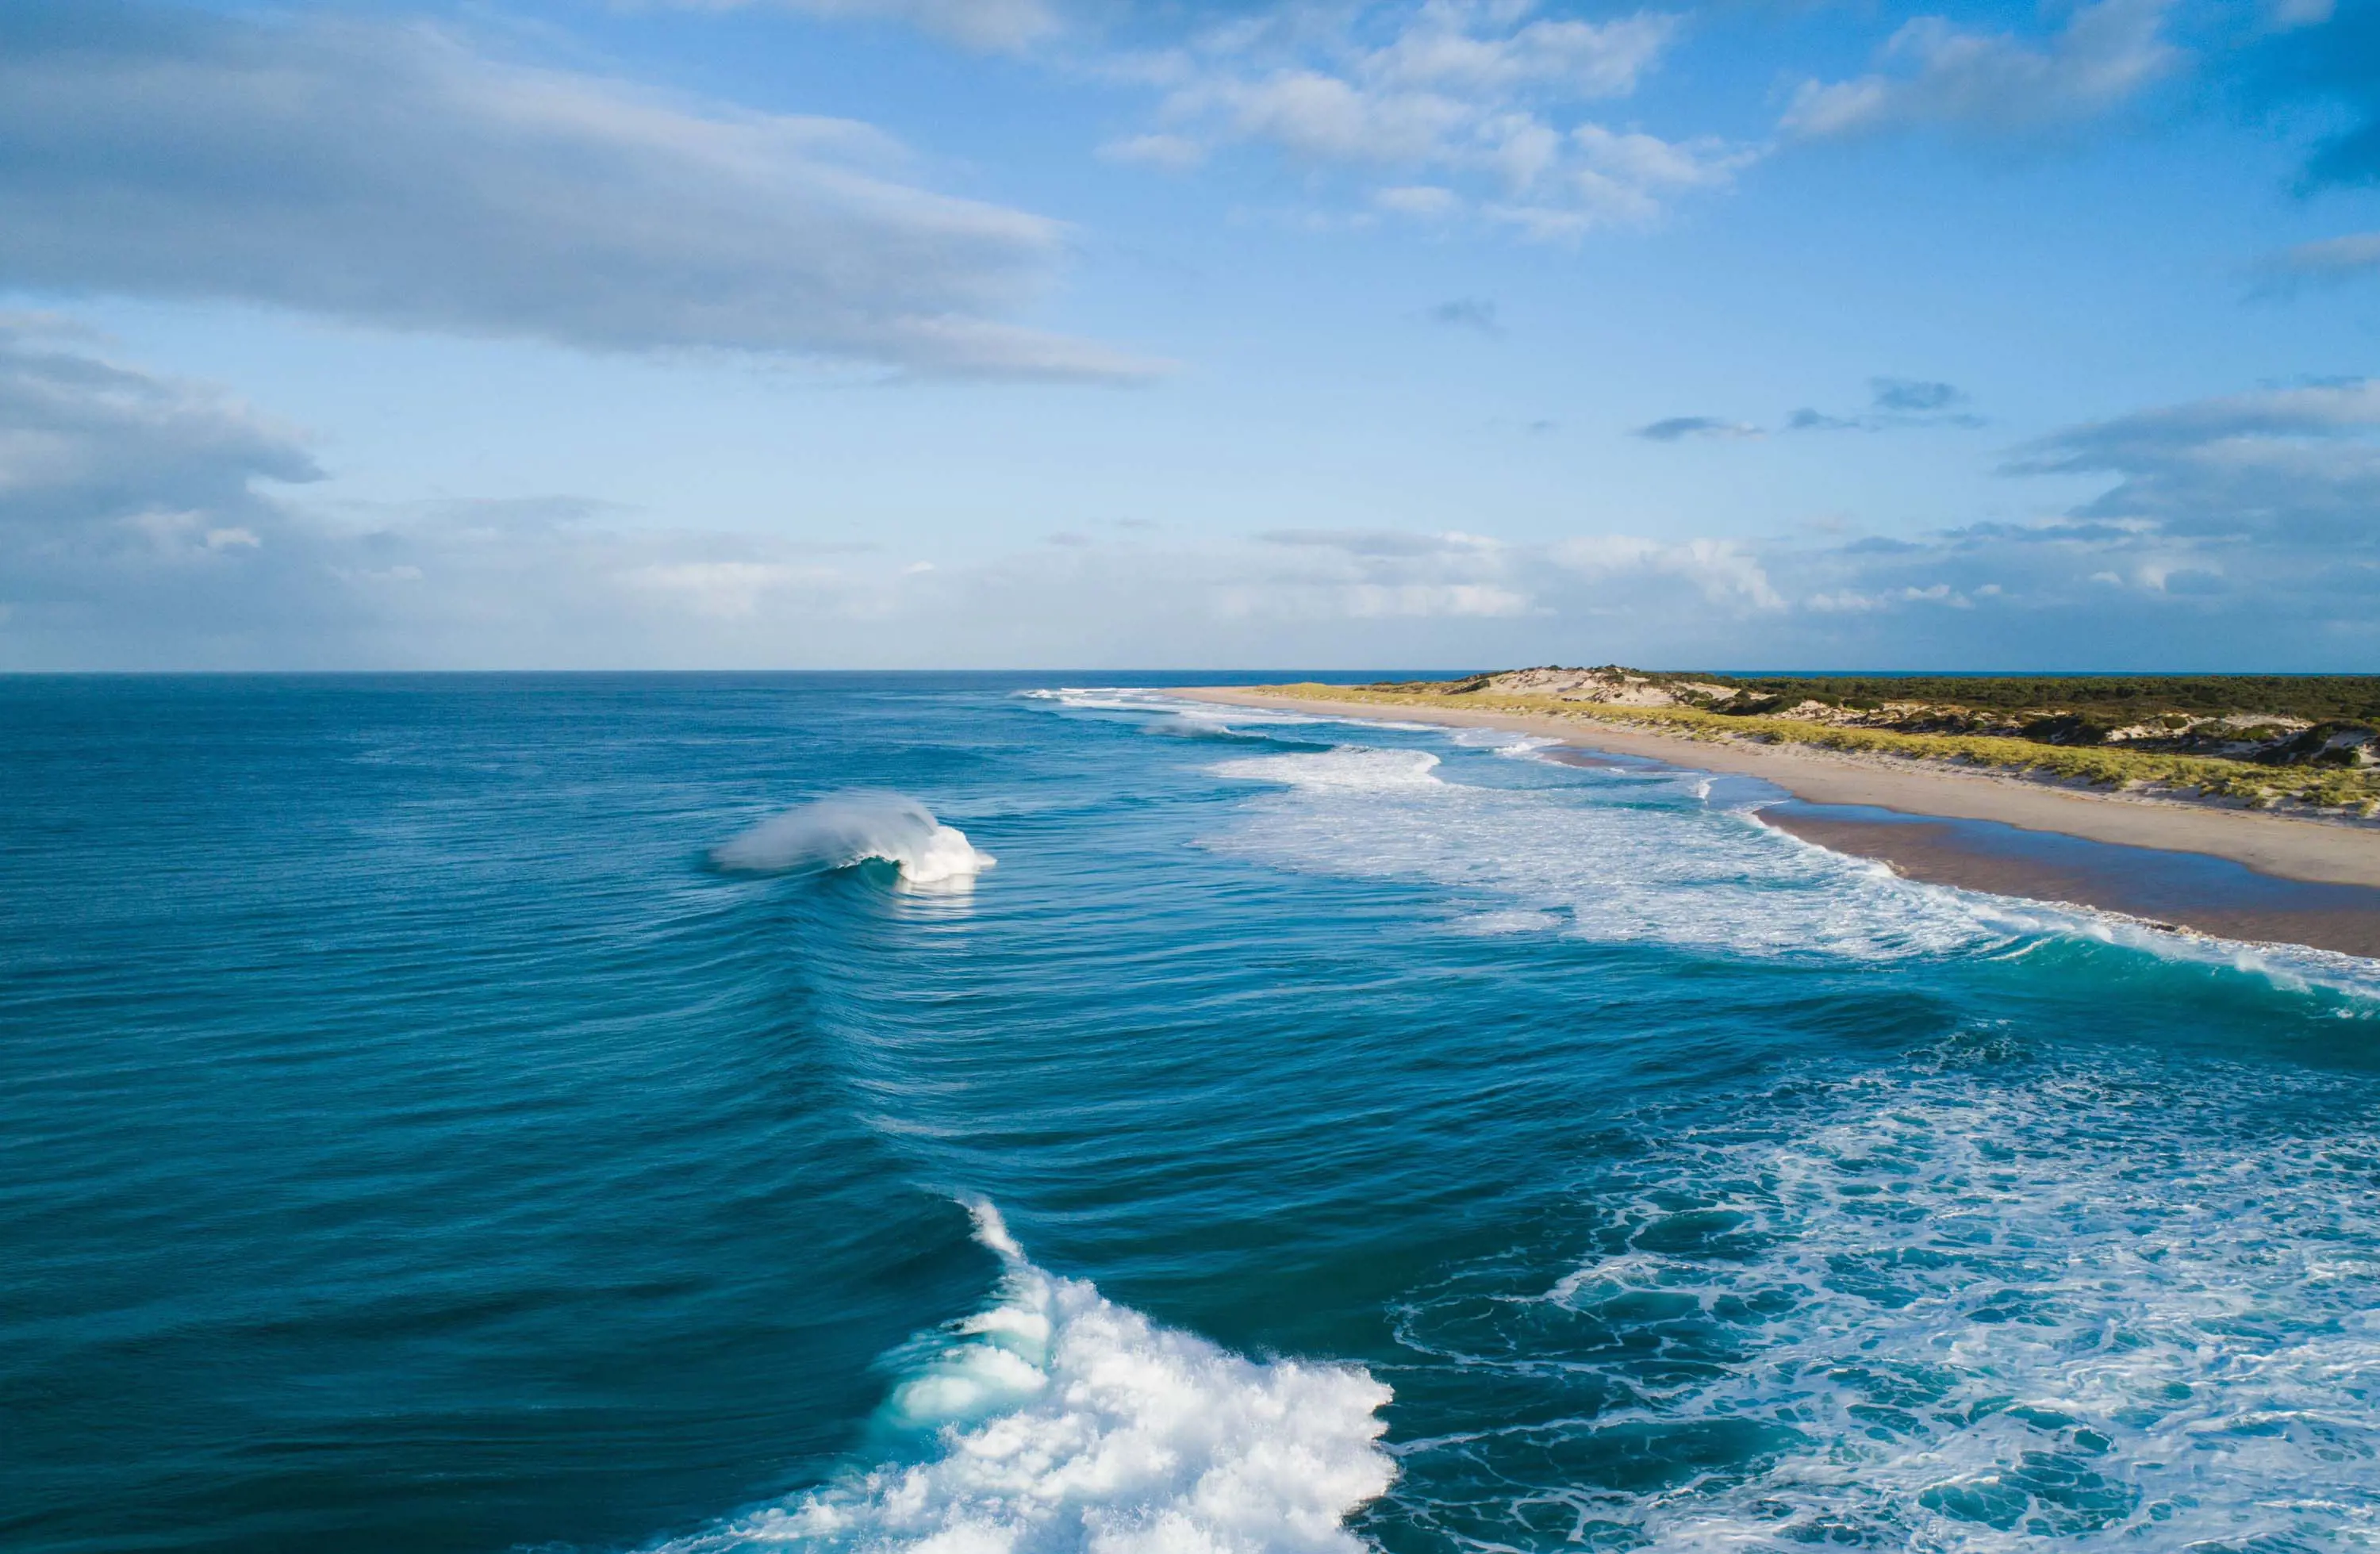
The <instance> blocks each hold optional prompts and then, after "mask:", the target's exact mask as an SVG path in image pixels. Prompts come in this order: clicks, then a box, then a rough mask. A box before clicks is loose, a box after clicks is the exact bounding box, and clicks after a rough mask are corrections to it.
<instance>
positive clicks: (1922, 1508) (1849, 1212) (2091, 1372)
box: [1377, 1035, 2380, 1554]
mask: <svg viewBox="0 0 2380 1554" xmlns="http://www.w3.org/2000/svg"><path fill="white" fill-rule="evenodd" d="M1994 1048H1995V1039H1994V1038H1991V1037H1989V1036H1988V1035H1979V1036H1976V1037H1972V1038H1966V1039H1964V1040H1962V1041H1961V1042H1958V1043H1954V1044H1952V1047H1951V1048H1950V1049H1949V1050H1946V1052H1944V1053H1943V1054H1940V1055H1937V1058H1935V1059H1933V1060H1931V1067H1932V1072H1931V1073H1930V1074H1929V1073H1927V1072H1925V1071H1924V1070H1923V1069H1921V1071H1920V1072H1919V1073H1918V1074H1914V1075H1912V1074H1908V1073H1906V1072H1902V1073H1899V1074H1877V1075H1875V1076H1872V1077H1869V1078H1865V1079H1862V1080H1858V1081H1854V1082H1850V1083H1842V1084H1824V1083H1803V1084H1802V1085H1799V1086H1788V1087H1786V1088H1785V1089H1784V1090H1781V1091H1779V1092H1778V1093H1777V1094H1776V1095H1774V1096H1772V1097H1770V1098H1767V1103H1766V1104H1765V1105H1763V1106H1757V1107H1753V1108H1748V1109H1744V1111H1746V1113H1747V1114H1746V1115H1744V1116H1743V1118H1742V1119H1741V1120H1740V1121H1737V1122H1733V1123H1725V1124H1720V1125H1717V1126H1712V1125H1702V1126H1691V1125H1689V1126H1684V1127H1673V1128H1667V1129H1663V1130H1661V1131H1662V1132H1663V1133H1665V1134H1667V1135H1668V1136H1667V1137H1666V1138H1664V1139H1663V1140H1662V1141H1661V1142H1659V1143H1657V1144H1652V1145H1651V1146H1650V1147H1648V1148H1647V1150H1646V1152H1645V1155H1644V1156H1643V1157H1642V1158H1641V1159H1639V1160H1637V1161H1636V1162H1634V1163H1633V1164H1630V1165H1628V1166H1625V1167H1623V1168H1621V1170H1620V1171H1619V1172H1617V1173H1616V1174H1615V1175H1614V1176H1612V1177H1611V1178H1609V1179H1608V1180H1606V1181H1604V1182H1602V1183H1600V1184H1597V1189H1596V1190H1595V1191H1594V1193H1593V1195H1592V1201H1593V1202H1594V1203H1595V1205H1596V1208H1597V1219H1598V1221H1599V1222H1598V1224H1597V1228H1596V1230H1595V1231H1594V1232H1593V1234H1592V1241H1593V1243H1594V1245H1595V1249H1594V1250H1593V1251H1592V1252H1591V1253H1590V1254H1589V1255H1588V1256H1587V1257H1585V1260H1584V1261H1578V1262H1574V1266H1573V1268H1572V1269H1571V1271H1569V1272H1567V1273H1565V1274H1562V1275H1561V1276H1560V1277H1559V1278H1555V1279H1552V1280H1550V1281H1548V1280H1547V1277H1546V1275H1545V1274H1544V1272H1542V1271H1541V1270H1542V1269H1544V1267H1545V1259H1544V1258H1543V1257H1537V1256H1517V1255H1516V1256H1515V1257H1513V1258H1512V1259H1510V1260H1509V1261H1503V1260H1499V1261H1491V1262H1489V1263H1487V1264H1482V1265H1479V1266H1477V1267H1475V1268H1472V1269H1468V1270H1466V1271H1465V1272H1463V1274H1461V1275H1458V1276H1457V1277H1456V1278H1455V1279H1453V1280H1451V1281H1449V1282H1448V1283H1447V1284H1446V1285H1444V1286H1442V1287H1440V1288H1439V1289H1437V1290H1435V1291H1427V1292H1423V1293H1419V1294H1418V1295H1417V1296H1416V1297H1415V1298H1413V1299H1412V1300H1411V1302H1410V1304H1408V1305H1406V1306H1405V1308H1404V1310H1403V1314H1402V1316H1401V1317H1400V1336H1401V1338H1402V1340H1403V1342H1404V1344H1405V1345H1407V1346H1408V1348H1409V1349H1410V1350H1412V1351H1414V1352H1415V1354H1416V1355H1417V1356H1427V1357H1428V1359H1429V1361H1430V1362H1432V1363H1433V1365H1434V1366H1436V1367H1438V1375H1439V1380H1438V1382H1437V1386H1438V1387H1439V1388H1440V1389H1442V1390H1444V1391H1443V1392H1442V1395H1441V1397H1440V1398H1439V1400H1438V1401H1439V1406H1440V1407H1441V1408H1444V1407H1446V1406H1448V1405H1449V1404H1450V1403H1451V1404H1453V1407H1452V1412H1453V1413H1455V1414H1458V1415H1464V1416H1469V1417H1472V1418H1476V1419H1478V1420H1479V1423H1478V1425H1477V1426H1476V1427H1475V1428H1471V1429H1466V1430H1465V1431H1463V1433H1462V1434H1460V1435H1450V1436H1442V1437H1439V1438H1438V1439H1423V1440H1415V1441H1412V1442H1409V1443H1405V1444H1403V1445H1401V1446H1400V1447H1399V1448H1398V1451H1399V1455H1400V1458H1401V1460H1402V1462H1403V1465H1404V1469H1405V1474H1406V1477H1405V1479H1404V1481H1403V1483H1402V1484H1401V1486H1400V1487H1399V1489H1398V1491H1397V1496H1396V1503H1392V1504H1390V1505H1387V1506H1383V1507H1382V1508H1381V1509H1380V1511H1379V1512H1378V1513H1377V1514H1378V1516H1379V1517H1380V1518H1382V1519H1384V1520H1386V1521H1390V1522H1402V1523H1404V1524H1408V1525H1411V1526H1414V1527H1415V1528H1416V1529H1417V1530H1427V1532H1430V1533H1434V1534H1436V1535H1438V1536H1440V1537H1443V1538H1446V1539H1448V1540H1450V1541H1451V1543H1453V1544H1454V1545H1455V1546H1458V1547H1465V1548H1488V1547H1511V1546H1512V1545H1511V1542H1510V1540H1511V1539H1512V1536H1513V1535H1514V1533H1515V1532H1516V1531H1517V1529H1519V1528H1522V1527H1526V1528H1530V1529H1532V1530H1534V1531H1536V1533H1538V1534H1539V1535H1541V1536H1544V1537H1545V1538H1546V1540H1547V1541H1548V1543H1557V1544H1566V1545H1581V1546H1585V1547H1587V1548H1613V1549H1618V1548H1643V1549H1649V1550H1654V1551H1662V1550H1679V1551H1684V1550H1693V1549H1708V1548H1743V1549H1756V1550H1771V1551H1782V1550H1788V1549H1793V1548H1810V1547H1813V1546H1816V1547H1829V1548H1831V1547H1853V1548H1908V1549H1918V1550H1946V1549H1960V1550H1976V1551H1981V1550H1994V1549H2010V1550H2014V1549H2041V1548H2083V1549H2088V1548H2191V1549H2194V1550H2199V1551H2201V1554H2217V1551H2225V1554H2238V1551H2240V1550H2246V1549H2254V1550H2259V1551H2265V1554H2284V1551H2295V1550H2301V1549H2312V1548H2342V1547H2355V1548H2363V1547H2371V1546H2373V1545H2374V1544H2375V1543H2380V1417H2375V1416H2374V1414H2373V1412H2372V1407H2371V1399H2372V1398H2373V1397H2374V1395H2375V1393H2380V1310H2375V1302H2374V1289H2375V1287H2376V1286H2380V1257H2375V1256H2374V1252H2373V1249H2372V1244H2371V1241H2370V1233H2369V1232H2370V1226H2371V1225H2372V1223H2373V1222H2374V1220H2375V1218H2380V1132H2375V1127H2374V1122H2375V1119H2374V1115H2373V1114H2372V1112H2371V1111H2370V1109H2369V1108H2370V1099H2369V1091H2368V1089H2367V1088H2366V1087H2361V1086H2357V1085H2346V1086H2341V1085H2338V1084H2337V1083H2335V1082H2333V1081H2327V1080H2324V1079H2320V1078H2317V1077H2306V1078H2303V1079H2301V1080H2298V1081H2295V1082H2291V1081H2287V1080H2282V1079H2279V1078H2278V1077H2277V1076H2276V1075H2273V1074H2252V1073H2246V1072H2241V1073H2237V1074H2228V1075H2227V1074H2225V1073H2224V1072H2223V1071H2221V1070H2219V1069H2218V1070H2216V1071H2215V1072H2213V1073H2206V1072H2204V1071H2202V1072H2201V1073H2200V1074H2196V1075H2194V1076H2193V1077H2192V1079H2191V1080H2189V1081H2187V1082H2184V1083H2180V1084H2177V1083H2176V1082H2174V1081H2173V1080H2172V1079H2170V1078H2168V1077H2167V1076H2165V1075H2163V1074H2157V1073H2155V1072H2147V1073H2143V1074H2137V1075H2131V1076H2126V1075H2123V1074H2086V1073H2077V1072H2056V1071H2053V1072H2049V1073H2046V1074H2043V1073H2039V1072H2038V1071H2035V1072H2033V1073H2030V1074H2025V1073H2020V1074H2018V1075H2015V1076H2011V1077H2010V1078H2008V1079H2002V1078H1998V1077H1995V1076H1993V1075H1992V1074H1989V1073H1987V1072H1983V1071H1987V1070H1990V1069H1993V1068H1995V1067H1998V1066H2000V1065H2003V1064H2006V1063H2008V1062H2010V1061H2011V1060H2010V1055H2009V1054H2006V1053H2000V1052H1996V1051H1995V1050H1994ZM2014 1061H2015V1066H2016V1067H2017V1068H2018V1069H2019V1070H2020V1071H2022V1070H2027V1069H2030V1067H2031V1065H2030V1063H2029V1062H2025V1061H2024V1060H2022V1057H2021V1056H2019V1057H2017V1058H2016V1059H2015V1060H2014ZM1414 1391H1415V1395H1416V1396H1418V1395H1419V1394H1420V1392H1421V1391H1422V1388H1421V1387H1420V1385H1419V1384H1418V1383H1416V1384H1415V1387H1414ZM1458 1400H1468V1401H1467V1402H1460V1401H1458ZM1496 1539H1500V1540H1503V1541H1500V1542H1498V1541H1481V1540H1496Z"/></svg>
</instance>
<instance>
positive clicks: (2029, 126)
mask: <svg viewBox="0 0 2380 1554" xmlns="http://www.w3.org/2000/svg"><path fill="white" fill-rule="evenodd" d="M2171 8H2172V0H2095V3H2092V4H2086V5H2082V6H2077V7H2076V8H2075V9H2074V12H2073V14H2072V16H2071V17H2070V18H2069V19H2068V20H2067V22H2066V25H2065V26H2064V27H2063V28H2062V29H2061V30H2058V32H2057V33H2055V34H2054V35H2052V36H2051V37H2049V38H2047V39H2045V40H2042V41H2039V42H2032V41H2028V40H2024V39H2021V38H2019V37H2017V36H2016V35H2014V34H2012V33H2006V32H1979V31H1969V30H1961V28H1959V27H1958V26H1956V25H1955V24H1954V23H1952V22H1951V21H1949V19H1948V18H1943V17H1919V18H1915V19H1913V20H1912V21H1909V22H1907V23H1905V24H1904V25H1903V26H1902V27H1901V28H1900V30H1898V31H1896V32H1895V33H1893V35H1892V37H1891V39H1890V40H1889V41H1888V42H1887V43H1886V44H1885V46H1884V51H1883V59H1882V62H1881V63H1882V64H1883V66H1884V68H1883V69H1880V70H1878V71H1876V72H1875V73H1873V74H1870V75H1866V76H1861V77H1857V78H1855V79H1851V80H1843V81H1831V82H1828V81H1819V80H1815V79H1813V80H1805V81H1804V82H1803V84H1802V86H1801V87H1800V89H1799V90H1798V91H1795V92H1794V94H1793V100H1792V103H1791V106H1790V107H1788V108H1787V110H1786V113H1785V117H1784V122H1783V125H1782V128H1783V129H1784V131H1785V133H1787V134H1788V135H1791V136H1794V137H1798V138H1800V139H1803V140H1831V139H1841V138H1844V137H1849V136H1854V135H1864V134H1875V133H1881V132H1885V131H1890V130H1899V129H1913V128H1925V127H1937V128H1947V129H1955V130H1964V131H1971V132H1975V133H1983V134H1994V135H2005V134H2025V133H2034V132H2039V131H2042V130H2045V129H2055V128H2058V127H2065V126H2069V125H2073V124H2077V123H2081V122H2083V121H2085V120H2088V119H2092V118H2095V117H2098V116H2099V115H2103V114H2106V113H2107V112H2108V111H2110V110H2111V109H2114V108H2117V107H2119V106H2120V105H2122V104H2123V103H2127V102H2129V101H2130V100H2131V99H2132V98H2133V97H2135V96H2137V95H2138V94H2139V93H2140V92H2141V91H2143V90H2144V89H2145V88H2147V87H2148V86H2150V85H2151V84H2153V83H2155V81H2157V80H2160V79H2164V78H2165V77H2167V76H2168V75H2170V74H2172V73H2173V72H2174V71H2175V70H2176V69H2177V68H2178V67H2180V64H2181V61H2182V54H2181V51H2180V49H2179V48H2177V47H2176V46H2175V45H2174V44H2173V43H2171V42H2168V40H2167V38H2166V37H2165V33H2164V27H2165V21H2166V18H2167V14H2168V12H2169V11H2170V10H2171Z"/></svg>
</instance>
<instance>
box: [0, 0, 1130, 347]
mask: <svg viewBox="0 0 2380 1554" xmlns="http://www.w3.org/2000/svg"><path fill="white" fill-rule="evenodd" d="M903 164H904V156H903V153H902V152H901V150H900V148H899V147H898V146H897V145H895V144H893V143H892V141H891V140H888V139H887V138H886V137H884V136H883V135H881V134H880V133H879V132H877V131H876V130H874V129H872V128H870V127H868V126H866V125H862V124H857V123H854V122H851V121H848V120H842V119H828V118H803V117H795V116H788V115H766V114H756V113H751V112H748V111H745V110H742V109H737V108H731V107H726V106H722V105H719V104H712V103H696V102H687V101H683V100H679V99H675V98H671V97H667V96H664V95H662V94H658V93H655V92H651V91H645V90H642V89H640V88H637V87H635V86H632V85H630V84H627V83H625V82H622V81H618V80H614V79H607V78H603V77H599V76H593V75H589V74H585V73H581V72H575V71H566V70H557V69H551V68H541V67H531V66H525V65H517V64H510V63H505V62H503V61H500V60H497V59H494V58H492V57H490V56H488V55H484V54H481V53H479V52H476V51H475V50H474V49H473V48H471V47H470V46H468V44H467V43H466V42H462V41H460V40H459V39H458V38H456V37H455V36H454V35H451V34H449V33H446V32H443V31H441V30H436V29H434V28H431V27H428V26H400V25H393V24H385V23H382V22H378V21H370V20H364V19H358V18H348V17H339V16H325V15H320V14H317V15H314V16H310V17H306V18H299V19H295V20H262V21H259V20H248V19H239V18H230V17H225V16H221V15H214V14H209V13H205V12H199V11H188V10H171V11H169V10H164V9H157V8H152V7H147V6H119V5H116V4H114V3H112V0H95V3H89V4H60V3H56V0H26V3H22V4H18V5H16V6H10V7H8V8H6V11H5V12H0V208H4V209H5V210H6V219H5V220H0V285H8V286H13V287H18V288H23V289H29V290H32V291H35V292H42V293H50V294H115V295H124V296H133V297H164V298H171V299H209V300H237V301H243V302H253V303H261V304H264V305H267V306H271V307H279V308H288V309H295V310H302V311H306V312H312V313H320V314H324V315H329V316H333V317H337V318H342V319H347V320H353V321H356V322H363V323H368V324H373V325H379V326H383V327H389V328H396V329H405V330H428V331H437V332H444V333H454V334H482V335H512V336H523V337H529V338H536V339H542V340H548V341H553V342H558V343H561V344H563V345H566V346H583V347H591V348H598V349H607V350H628V351H650V350H667V349H685V348H711V349H724V350H733V351H747V352H764V353H772V354H787V355H796V356H811V357H820V358H834V359H843V360H852V361H859V362H867V363H875V364H880V365H883V366H888V367H892V368H896V369H901V370H908V371H912V372H918V373H931V374H983V375H999V376H1016V377H1050V378H1089V379H1116V378H1135V377H1141V376H1145V375H1147V373H1148V372H1150V371H1152V370H1155V367H1156V364H1153V363H1150V362H1148V361H1147V360H1143V359H1140V358H1135V357H1132V356H1131V355H1129V354H1127V353H1125V352H1123V351H1119V350H1116V349H1113V348H1111V347H1109V346H1102V345H1099V344H1097V343H1094V342H1091V341H1086V340H1079V339H1073V338H1069V337H1066V336H1062V335H1058V334H1047V333H1043V332H1040V331H1038V330H1034V329H1029V328H1026V327H1023V326H1021V325H1019V324H1017V323H1015V322H1011V321H1012V319H1013V318H1014V315H1015V314H1016V313H1018V312H1019V311H1021V310H1023V309H1024V308H1025V307H1026V306H1027V305H1029V304H1030V303H1031V302H1032V301H1033V300H1034V299H1035V298H1036V297H1038V296H1039V295H1040V294H1041V293H1042V292H1043V291H1044V290H1046V288H1047V286H1048V285H1049V283H1050V281H1051V279H1052V278H1053V276H1054V275H1055V273H1056V272H1057V270H1058V268H1059V267H1060V265H1061V263H1062V261H1063V259H1064V257H1065V251H1066V247H1067V237H1066V232H1065V229H1064V228H1063V227H1062V226H1061V225H1059V224H1057V223H1055V222H1052V221H1050V220H1047V219H1045V218H1043V217H1039V216H1035V215H1031V214H1027V213H1026V212H1020V211H1014V210H1008V209H1004V208H1002V207H1000V206H996V205H990V204H986V203H983V202H980V201H976V200H962V199H956V198H953V197H951V196H948V195H943V194H938V193H934V192H932V191H930V190H928V189H926V188H919V187H917V185H915V184H914V183H912V182H910V181H907V179H906V178H905V176H903V171H902V170H903Z"/></svg>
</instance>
